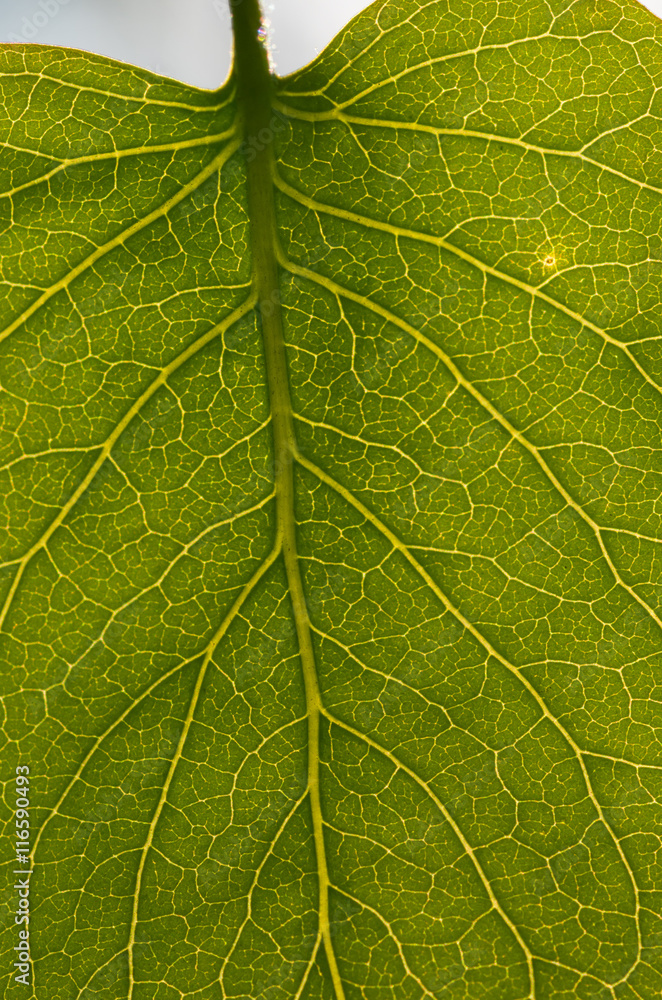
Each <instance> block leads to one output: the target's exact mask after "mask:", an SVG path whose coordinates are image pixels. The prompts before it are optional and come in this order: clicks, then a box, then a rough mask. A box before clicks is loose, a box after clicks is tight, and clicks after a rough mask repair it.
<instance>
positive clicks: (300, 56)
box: [0, 0, 662, 88]
mask: <svg viewBox="0 0 662 1000" xmlns="http://www.w3.org/2000/svg"><path fill="white" fill-rule="evenodd" d="M598 2H600V0H598ZM263 6H264V9H265V11H266V13H267V16H268V17H269V19H270V21H271V31H270V36H271V49H272V58H273V62H274V65H275V69H276V72H277V73H279V74H280V75H281V76H284V75H285V74H287V73H291V72H293V70H295V69H297V68H298V67H299V66H303V65H304V64H305V63H307V62H309V61H310V60H311V59H312V58H314V56H315V55H316V54H317V53H318V52H320V51H321V50H322V49H323V48H324V47H325V45H326V44H327V43H328V42H329V41H330V40H331V39H332V38H333V36H334V35H335V34H336V33H337V32H338V31H339V30H340V29H341V28H342V27H343V25H344V24H346V23H347V21H349V20H350V18H351V17H353V16H354V15H355V14H357V13H358V12H359V11H360V10H361V9H362V8H363V7H366V6H368V4H367V2H366V0H263ZM646 6H647V7H649V8H650V9H651V10H652V11H654V12H655V13H656V14H657V15H658V16H659V17H662V0H649V2H647V3H646ZM28 35H29V36H30V38H29V39H28ZM21 37H22V39H23V40H29V41H32V42H38V43H40V44H42V45H68V46H72V47H73V48H80V49H89V50H90V51H92V52H101V53H103V54H104V55H109V56H113V57H114V58H115V59H121V60H123V61H124V62H130V63H135V64H136V65H138V66H144V67H146V68H147V69H151V70H154V71H155V72H157V73H163V74H164V75H165V76H172V77H175V78H176V79H179V80H185V81H186V82H187V83H192V84H195V85H196V86H198V87H210V88H213V87H218V86H220V84H221V83H222V82H223V81H224V80H225V78H226V76H227V73H228V69H229V65H230V48H231V36H230V17H229V13H228V4H227V0H0V41H17V40H21Z"/></svg>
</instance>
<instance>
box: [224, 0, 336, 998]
mask: <svg viewBox="0 0 662 1000" xmlns="http://www.w3.org/2000/svg"><path fill="white" fill-rule="evenodd" d="M230 7H231V10H232V26H233V32H234V46H235V52H234V73H235V76H236V80H237V100H238V104H239V110H240V116H241V121H242V128H243V136H244V141H245V143H246V146H245V148H246V149H250V150H251V154H250V155H249V156H247V157H246V161H247V162H246V174H247V192H248V212H249V218H250V239H251V250H252V258H253V281H254V283H255V288H256V292H257V296H258V302H259V309H260V316H261V327H262V339H263V343H264V354H265V363H266V370H267V383H268V387H269V399H270V405H271V418H272V419H271V426H272V433H273V445H274V480H275V488H276V524H277V544H278V546H279V547H280V548H281V551H282V553H283V560H284V563H285V571H286V575H287V582H288V586H289V589H290V596H291V600H292V607H293V612H294V619H295V624H296V632H297V638H298V643H299V654H300V657H301V665H302V670H303V679H304V686H305V694H306V704H307V714H308V792H309V796H310V808H311V814H312V823H313V837H314V842H315V854H316V860H317V871H318V886H319V900H318V912H319V935H320V937H321V940H322V942H323V944H324V951H325V953H326V958H327V961H328V964H329V971H330V973H331V978H332V980H333V986H334V991H335V994H336V1000H344V990H343V986H342V981H341V978H340V974H339V972H338V965H337V962H336V958H335V952H334V949H333V943H332V941H331V931H330V926H329V876H328V868H327V861H326V848H325V843H324V831H323V827H322V810H321V803H320V787H319V770H320V760H319V758H320V755H319V732H320V717H321V712H320V708H321V700H320V693H319V686H318V682H317V670H316V666H315V654H314V650H313V642H312V634H311V629H310V623H309V621H308V612H307V608H306V599H305V595H304V590H303V582H302V579H301V570H300V566H299V560H298V556H297V546H296V528H295V517H294V456H295V454H296V452H297V448H296V441H295V436H294V426H293V421H292V403H291V400H290V391H289V381H288V377H287V362H286V358H285V342H284V338H283V321H282V312H281V306H280V291H279V280H278V263H277V259H276V249H275V232H276V213H275V208H274V189H273V182H272V176H273V172H272V157H273V142H272V139H273V131H272V129H271V128H270V121H271V119H272V115H273V111H272V106H271V96H272V80H271V76H270V73H269V64H268V59H267V54H266V51H265V48H264V46H263V44H262V42H261V40H260V38H259V37H258V31H259V29H260V27H261V14H260V7H259V2H258V0H233V2H231V4H230ZM251 137H253V138H255V139H256V140H257V142H256V143H255V144H251V143H250V139H251ZM265 139H266V141H265ZM318 940H319V938H318Z"/></svg>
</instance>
